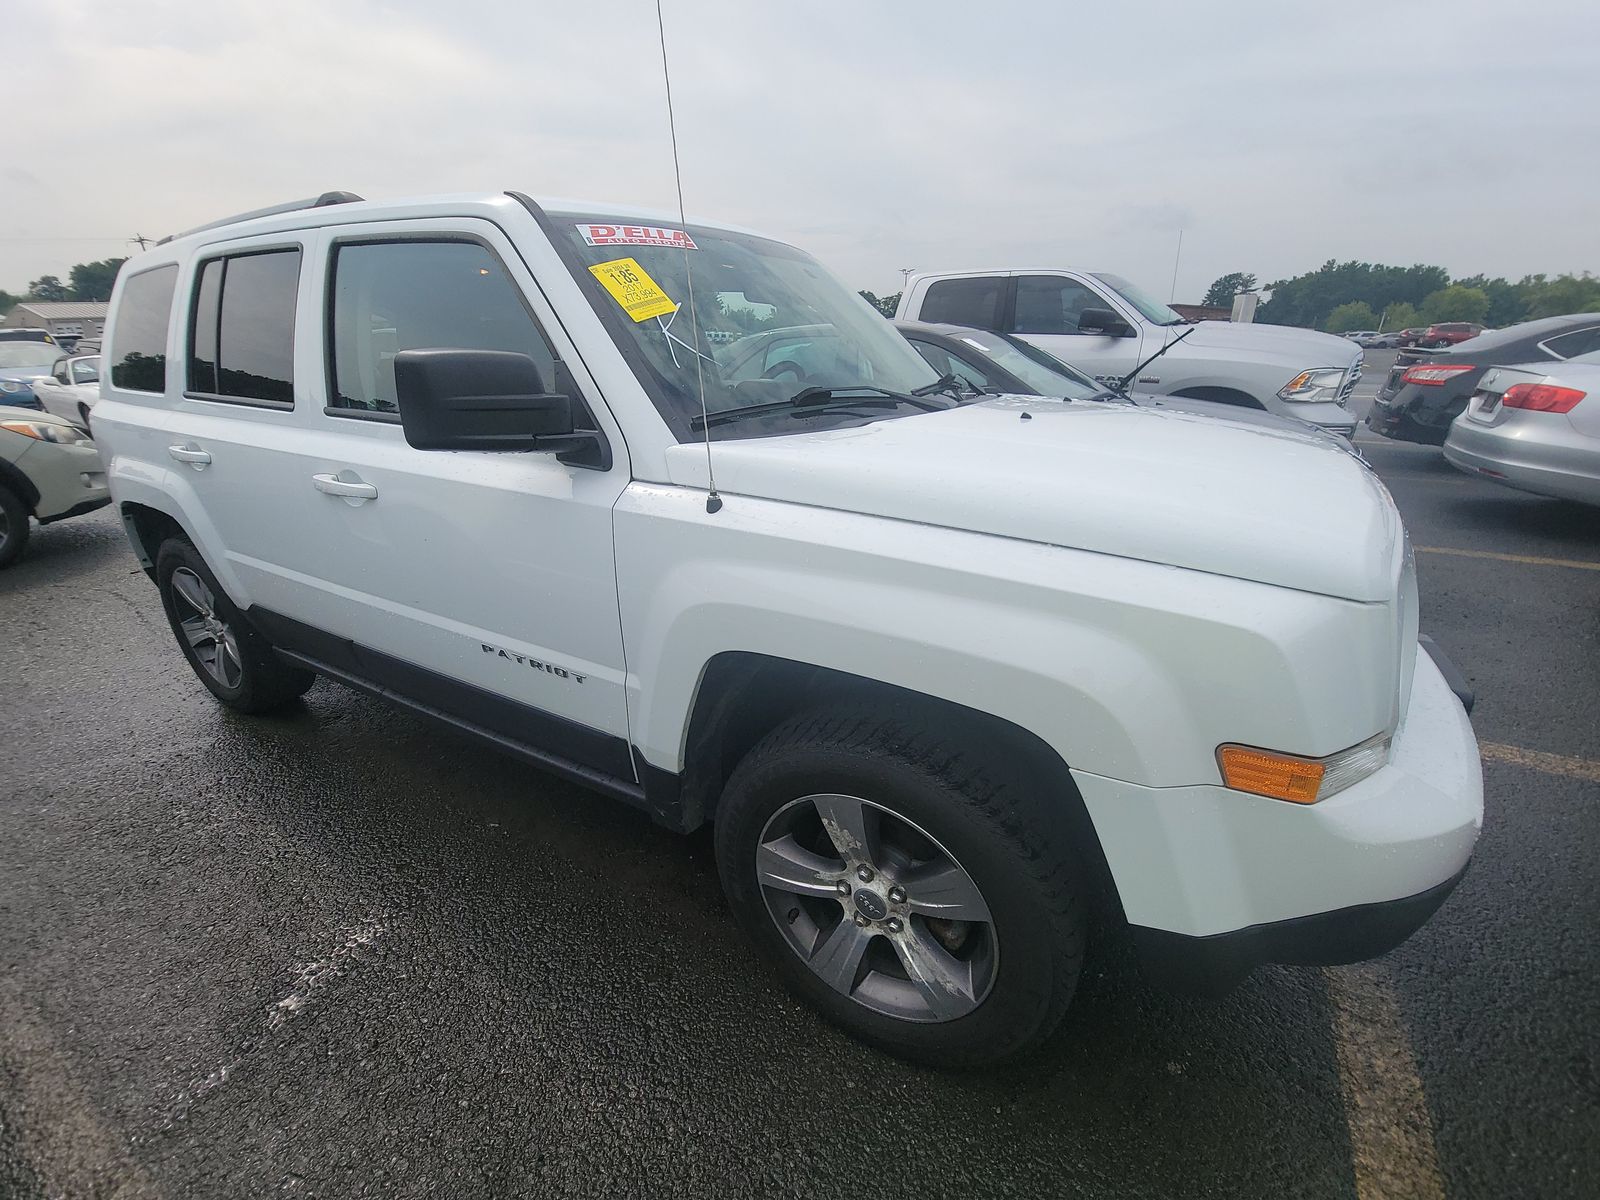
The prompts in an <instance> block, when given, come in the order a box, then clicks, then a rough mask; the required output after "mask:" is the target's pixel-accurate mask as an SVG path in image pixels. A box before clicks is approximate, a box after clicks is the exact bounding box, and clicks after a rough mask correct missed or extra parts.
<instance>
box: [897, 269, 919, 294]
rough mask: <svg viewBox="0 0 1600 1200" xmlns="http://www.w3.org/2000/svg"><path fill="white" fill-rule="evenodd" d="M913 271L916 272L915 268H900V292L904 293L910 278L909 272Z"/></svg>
mask: <svg viewBox="0 0 1600 1200" xmlns="http://www.w3.org/2000/svg"><path fill="white" fill-rule="evenodd" d="M915 270H916V268H915V267H901V268H900V290H901V292H904V291H905V290H906V281H907V280H909V279H910V278H911V272H913V271H915Z"/></svg>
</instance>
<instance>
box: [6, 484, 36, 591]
mask: <svg viewBox="0 0 1600 1200" xmlns="http://www.w3.org/2000/svg"><path fill="white" fill-rule="evenodd" d="M30 532H31V530H30V529H29V526H28V506H27V505H26V504H24V503H23V502H22V497H20V496H18V495H17V494H16V493H15V492H13V491H12V490H11V489H10V488H8V487H5V486H4V485H0V570H3V569H5V568H6V567H9V566H10V565H11V564H12V563H14V562H16V561H17V559H18V558H20V557H21V556H22V551H23V549H24V548H25V547H26V546H27V544H28V534H29V533H30Z"/></svg>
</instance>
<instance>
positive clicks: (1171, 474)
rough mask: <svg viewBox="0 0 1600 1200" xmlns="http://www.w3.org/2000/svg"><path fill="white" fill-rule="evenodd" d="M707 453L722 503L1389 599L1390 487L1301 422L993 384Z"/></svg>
mask: <svg viewBox="0 0 1600 1200" xmlns="http://www.w3.org/2000/svg"><path fill="white" fill-rule="evenodd" d="M1025 418H1026V419H1025ZM711 453H712V458H713V461H714V464H715V468H716V474H717V486H718V488H719V489H720V490H721V491H722V493H723V494H724V495H725V496H727V497H729V503H730V504H733V503H736V502H737V501H736V500H735V499H733V497H737V496H739V495H745V496H756V497H761V498H763V499H770V500H780V501H785V502H788V503H793V504H804V505H810V506H813V507H817V508H831V509H842V510H845V511H849V512H858V513H865V514H871V515H877V516H883V517H890V518H894V519H896V520H902V521H915V522H918V523H921V524H926V525H939V526H943V527H946V528H950V529H962V530H970V531H973V532H977V533H988V534H994V535H996V536H999V537H1010V538H1020V539H1023V540H1026V541H1031V542H1039V543H1044V544H1047V545H1052V546H1062V547H1068V548H1071V549H1076V550H1088V551H1092V552H1095V553H1099V554H1112V555H1117V556H1118V557H1122V558H1132V559H1140V560H1143V561H1145V562H1153V563H1163V564H1167V565H1170V566H1174V567H1185V568H1188V569H1191V570H1196V571H1205V572H1208V573H1211V574H1215V575H1228V576H1233V577H1235V578H1239V579H1250V580H1255V581H1257V582H1260V583H1267V584H1273V585H1275V586H1278V587H1286V588H1294V589H1297V590H1300V591H1308V592H1318V593H1322V594H1325V595H1330V596H1338V597H1342V598H1345V599H1350V600H1359V601H1385V600H1388V599H1390V598H1392V596H1393V594H1394V589H1395V586H1396V579H1397V577H1398V571H1399V562H1400V555H1401V542H1402V537H1403V533H1402V529H1401V524H1400V518H1399V514H1398V513H1397V512H1396V510H1395V507H1394V503H1393V501H1392V500H1391V499H1390V498H1389V494H1388V492H1387V491H1386V490H1385V489H1384V488H1383V486H1382V484H1380V483H1379V482H1378V479H1377V476H1375V475H1373V474H1372V472H1371V471H1370V470H1368V469H1367V467H1366V466H1365V465H1364V464H1363V463H1362V462H1361V461H1360V460H1359V459H1358V458H1356V456H1355V454H1354V453H1353V452H1352V451H1350V450H1348V449H1344V448H1342V447H1340V446H1339V445H1338V444H1336V443H1335V442H1334V441H1333V439H1332V438H1331V436H1330V435H1328V434H1324V433H1321V432H1319V431H1315V430H1312V429H1310V428H1307V429H1305V430H1304V431H1301V430H1299V429H1296V428H1294V427H1292V426H1288V425H1287V424H1285V425H1284V426H1283V427H1274V426H1264V425H1256V424H1247V423H1243V422H1235V421H1231V420H1227V419H1221V418H1217V417H1210V416H1201V415H1198V414H1195V413H1190V412H1184V411H1177V410H1171V409H1157V408H1137V407H1134V406H1132V405H1127V404H1117V403H1106V402H1101V401H1092V400H1087V401H1060V400H1050V399H1045V398H1041V397H1023V396H1001V397H996V398H994V399H991V400H988V401H985V402H982V403H978V404H970V405H966V406H964V407H961V408H953V409H945V410H941V411H939V412H932V413H924V414H919V415H916V416H909V417H900V418H895V419H892V420H885V421H876V422H873V423H871V424H868V425H859V426H854V427H851V428H847V429H832V430H819V431H817V432H813V433H799V434H791V435H786V436H780V437H761V438H748V439H740V440H729V441H718V442H714V443H713V444H712V449H711ZM705 455H706V452H705V447H704V446H703V445H701V444H699V443H692V444H684V445H678V446H674V447H672V448H671V449H670V450H669V451H668V454H667V469H668V473H669V475H670V477H671V482H673V483H677V484H682V485H686V486H695V487H704V486H706V465H705Z"/></svg>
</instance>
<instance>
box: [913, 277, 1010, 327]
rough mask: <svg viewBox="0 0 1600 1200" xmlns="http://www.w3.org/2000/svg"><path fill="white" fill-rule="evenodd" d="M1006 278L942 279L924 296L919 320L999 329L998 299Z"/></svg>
mask: <svg viewBox="0 0 1600 1200" xmlns="http://www.w3.org/2000/svg"><path fill="white" fill-rule="evenodd" d="M1005 286H1006V281H1005V280H1004V279H1000V278H996V277H994V276H987V277H984V278H979V279H941V280H939V281H938V282H937V283H935V284H934V285H933V286H932V287H930V288H929V289H928V294H927V296H926V297H924V298H923V301H922V311H921V312H920V313H918V314H917V320H919V321H931V322H934V323H936V324H938V323H942V324H945V325H973V326H976V327H977V328H979V329H998V328H1000V301H1001V298H1002V296H1003V295H1004V294H1005Z"/></svg>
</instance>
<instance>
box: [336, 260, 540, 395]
mask: <svg viewBox="0 0 1600 1200" xmlns="http://www.w3.org/2000/svg"><path fill="white" fill-rule="evenodd" d="M330 322H331V329H330V335H329V336H330V340H331V342H332V345H333V378H332V380H330V386H329V389H328V391H329V395H330V397H331V400H330V403H331V404H332V405H333V406H334V407H336V408H351V409H362V410H365V411H368V412H391V413H392V412H398V411H399V404H398V403H397V401H396V398H395V387H394V356H395V355H396V354H399V353H400V351H402V350H420V349H460V350H510V351H513V352H515V353H517V354H526V355H528V356H529V357H530V358H532V359H533V361H534V364H535V365H536V366H537V367H538V368H539V374H540V375H541V376H542V377H543V380H544V385H545V387H546V388H553V387H554V386H555V354H554V352H553V351H552V350H551V349H550V347H549V346H548V345H547V344H546V342H545V340H544V337H543V335H542V334H540V332H539V329H538V326H537V325H535V324H534V321H533V317H532V316H531V315H529V313H528V310H527V309H526V308H525V307H523V304H522V298H521V296H520V295H519V294H518V292H517V289H516V287H515V285H514V284H513V283H512V282H511V280H510V279H509V278H507V276H506V272H505V267H504V266H503V265H502V264H501V262H500V260H499V259H498V258H496V257H495V256H494V254H493V253H491V252H490V251H489V250H488V249H487V248H485V247H483V246H480V245H478V244H477V243H475V242H364V243H355V244H349V245H343V246H339V247H337V248H336V249H335V251H334V259H333V306H332V312H331V314H330Z"/></svg>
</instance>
